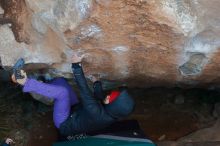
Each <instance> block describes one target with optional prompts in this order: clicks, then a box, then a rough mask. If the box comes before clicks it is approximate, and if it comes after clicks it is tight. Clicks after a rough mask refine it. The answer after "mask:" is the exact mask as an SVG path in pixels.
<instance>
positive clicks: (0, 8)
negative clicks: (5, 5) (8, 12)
mask: <svg viewBox="0 0 220 146" xmlns="http://www.w3.org/2000/svg"><path fill="white" fill-rule="evenodd" d="M0 14H4V10H3V9H2V7H1V6H0Z"/></svg>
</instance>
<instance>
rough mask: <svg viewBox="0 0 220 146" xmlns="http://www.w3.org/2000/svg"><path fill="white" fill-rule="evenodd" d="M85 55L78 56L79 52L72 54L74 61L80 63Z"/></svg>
mask: <svg viewBox="0 0 220 146" xmlns="http://www.w3.org/2000/svg"><path fill="white" fill-rule="evenodd" d="M83 57H84V55H81V56H78V55H77V54H74V55H73V56H72V63H80V62H81V61H82V59H83Z"/></svg>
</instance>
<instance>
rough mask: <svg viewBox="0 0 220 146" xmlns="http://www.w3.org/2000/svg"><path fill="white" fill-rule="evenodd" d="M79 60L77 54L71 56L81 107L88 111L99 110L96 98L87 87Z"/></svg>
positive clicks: (80, 58)
mask: <svg viewBox="0 0 220 146" xmlns="http://www.w3.org/2000/svg"><path fill="white" fill-rule="evenodd" d="M81 60H82V57H78V56H77V55H74V56H73V58H72V69H73V74H74V78H75V81H76V83H77V86H78V88H79V90H80V95H81V101H82V104H83V107H84V108H85V109H87V110H88V111H89V112H95V111H96V112H98V111H97V110H99V105H98V102H97V100H96V99H95V98H94V97H93V94H92V92H91V90H90V89H89V86H88V84H87V81H86V78H85V75H84V72H83V69H82V66H81V64H80V62H81Z"/></svg>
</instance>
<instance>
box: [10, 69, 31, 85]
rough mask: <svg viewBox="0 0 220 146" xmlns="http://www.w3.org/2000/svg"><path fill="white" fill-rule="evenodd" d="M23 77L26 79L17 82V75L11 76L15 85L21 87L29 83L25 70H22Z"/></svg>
mask: <svg viewBox="0 0 220 146" xmlns="http://www.w3.org/2000/svg"><path fill="white" fill-rule="evenodd" d="M21 75H22V76H24V78H23V79H17V80H16V78H15V75H14V74H13V75H12V76H11V79H12V81H13V82H14V83H18V84H20V85H24V84H25V82H26V81H27V74H26V72H25V71H24V70H21Z"/></svg>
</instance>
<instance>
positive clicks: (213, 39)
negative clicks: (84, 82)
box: [0, 0, 220, 87]
mask: <svg viewBox="0 0 220 146" xmlns="http://www.w3.org/2000/svg"><path fill="white" fill-rule="evenodd" d="M219 6H220V1H218V0H212V1H207V0H200V1H197V0H191V1H189V0H117V1H113V0H108V1H106V0H38V1H35V0H16V1H15V0H0V7H1V8H0V34H1V35H0V52H1V53H0V57H1V64H2V66H4V67H7V66H12V65H13V64H14V62H15V61H16V60H17V59H18V58H20V57H23V58H24V59H25V60H26V62H27V63H28V64H29V65H31V66H32V67H31V69H39V68H47V69H49V70H48V72H50V73H53V74H56V75H64V76H66V77H69V75H70V74H71V66H70V62H71V61H70V58H71V56H72V54H73V53H77V54H85V56H86V57H85V58H84V60H83V65H84V68H85V72H86V75H87V76H88V77H89V76H90V75H94V76H98V77H100V78H101V79H103V80H108V81H118V82H120V83H122V84H127V85H129V86H136V87H152V86H187V87H195V86H196V87H198V86H201V87H218V85H219V83H220V74H219V71H220V65H219V62H220V52H219V46H220V41H219V38H220V37H219V36H220V33H219V32H220V23H219V21H220V16H219V15H218V8H219ZM38 64H41V65H40V67H39V66H38Z"/></svg>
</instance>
